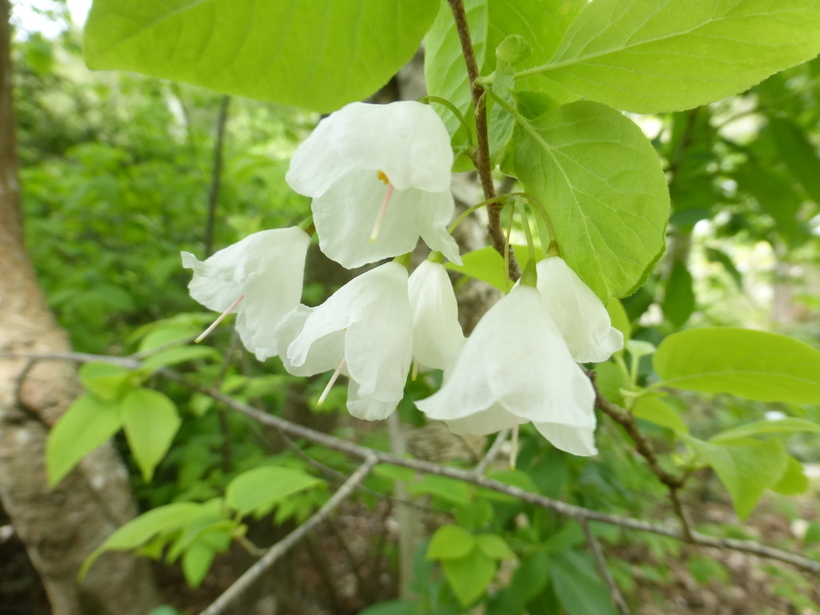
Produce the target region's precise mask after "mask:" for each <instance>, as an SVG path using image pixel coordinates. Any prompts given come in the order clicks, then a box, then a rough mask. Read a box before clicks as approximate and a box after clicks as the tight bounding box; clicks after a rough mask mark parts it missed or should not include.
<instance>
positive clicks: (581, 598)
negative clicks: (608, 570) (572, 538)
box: [550, 550, 618, 615]
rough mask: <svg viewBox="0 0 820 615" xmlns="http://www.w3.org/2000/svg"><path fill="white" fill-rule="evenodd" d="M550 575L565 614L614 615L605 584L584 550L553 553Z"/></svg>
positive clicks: (615, 613) (615, 614)
mask: <svg viewBox="0 0 820 615" xmlns="http://www.w3.org/2000/svg"><path fill="white" fill-rule="evenodd" d="M550 574H551V579H552V586H553V588H554V589H555V593H556V594H557V595H558V599H559V600H560V601H561V605H562V606H563V607H564V608H565V609H566V610H567V612H568V613H569V615H591V614H592V613H595V615H617V613H618V612H617V611H616V610H615V607H614V606H612V598H611V597H610V595H609V591H607V588H606V585H604V582H603V581H602V580H601V578H600V577H599V576H598V573H597V571H596V570H595V564H593V563H592V561H591V560H590V558H589V556H588V555H586V554H585V553H580V552H578V551H574V550H567V551H564V552H562V553H560V554H558V555H556V556H555V557H554V559H553V562H552V567H551V569H550Z"/></svg>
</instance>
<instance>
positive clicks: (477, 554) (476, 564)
mask: <svg viewBox="0 0 820 615" xmlns="http://www.w3.org/2000/svg"><path fill="white" fill-rule="evenodd" d="M441 565H442V568H443V569H444V576H445V577H446V578H447V582H448V583H450V587H452V588H453V593H454V594H455V595H456V598H458V601H459V602H460V603H461V604H462V605H464V606H467V605H468V604H470V603H472V602H473V601H475V600H476V599H477V598H478V597H479V596H481V595H482V594H483V593H484V592H485V591H487V586H488V585H489V584H490V581H492V579H493V577H494V576H495V571H496V569H497V564H496V563H495V562H494V561H493V560H491V559H490V558H489V557H487V556H486V555H484V553H483V551H481V550H480V549H478V548H474V549H473V550H472V551H471V552H470V553H469V554H468V555H467V556H465V557H463V558H461V559H447V560H444V561H442V563H441Z"/></svg>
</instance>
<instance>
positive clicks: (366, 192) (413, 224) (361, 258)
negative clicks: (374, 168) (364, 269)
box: [311, 170, 461, 269]
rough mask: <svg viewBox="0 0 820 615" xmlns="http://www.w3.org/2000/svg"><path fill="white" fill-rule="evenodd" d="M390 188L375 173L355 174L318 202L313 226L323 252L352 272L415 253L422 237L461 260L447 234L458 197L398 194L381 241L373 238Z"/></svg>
mask: <svg viewBox="0 0 820 615" xmlns="http://www.w3.org/2000/svg"><path fill="white" fill-rule="evenodd" d="M386 191H387V186H386V185H385V184H384V183H382V182H381V181H380V180H379V179H377V178H376V176H375V175H373V174H371V173H369V172H367V171H361V170H355V171H351V172H349V173H347V174H346V175H344V176H343V177H341V178H340V179H339V180H338V181H337V182H336V183H335V184H333V186H332V187H331V188H330V189H329V190H328V191H327V192H325V194H324V195H322V196H321V197H318V198H315V199H313V203H312V205H311V209H312V211H313V223H314V224H315V225H316V232H317V233H318V234H319V246H320V247H321V249H322V252H324V253H325V255H327V256H328V258H331V259H333V260H334V261H336V262H337V263H340V264H341V265H342V266H343V267H347V268H348V269H355V268H356V267H361V266H362V265H365V264H367V263H374V262H376V261H379V260H382V259H385V258H390V257H393V256H398V255H399V254H405V253H407V252H412V251H413V250H414V249H415V247H416V244H417V243H418V240H419V236H420V235H421V236H424V237H425V240H426V241H428V245H430V247H431V248H432V249H434V250H439V251H440V252H442V253H443V254H444V255H445V256H447V258H449V259H450V260H454V261H456V262H461V259H460V257H459V255H458V244H457V243H456V241H455V239H453V238H452V237H451V236H450V235H449V234H448V233H447V230H446V227H447V224H448V223H449V221H450V219H451V218H452V216H453V211H454V204H453V196H452V194H450V192H449V190H447V191H444V192H439V193H435V192H423V191H421V190H415V189H409V190H394V191H393V194H392V196H391V198H390V202H389V204H388V206H387V211H386V213H385V216H384V220H383V221H382V224H381V228H380V229H379V233H378V237H377V239H376V241H375V242H374V241H371V240H370V236H371V233H372V231H373V227H374V225H375V223H376V219H377V217H378V215H379V210H380V209H381V205H382V202H383V201H384V196H385V193H386Z"/></svg>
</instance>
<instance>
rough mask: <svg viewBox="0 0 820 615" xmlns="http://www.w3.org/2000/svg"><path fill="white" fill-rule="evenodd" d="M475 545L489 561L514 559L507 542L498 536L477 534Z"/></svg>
mask: <svg viewBox="0 0 820 615" xmlns="http://www.w3.org/2000/svg"><path fill="white" fill-rule="evenodd" d="M475 541H476V545H478V548H479V549H480V550H481V551H483V552H484V555H486V556H487V557H489V558H490V559H495V560H500V559H515V553H513V552H512V549H510V547H509V545H508V544H507V541H506V540H504V539H503V538H502V537H501V536H499V535H498V534H479V535H478V536H476V537H475Z"/></svg>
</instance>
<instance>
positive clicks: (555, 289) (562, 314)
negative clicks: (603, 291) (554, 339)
mask: <svg viewBox="0 0 820 615" xmlns="http://www.w3.org/2000/svg"><path fill="white" fill-rule="evenodd" d="M536 271H537V272H538V290H539V291H541V295H542V297H543V298H544V305H545V306H546V308H547V311H548V312H549V313H550V316H552V319H553V321H554V322H555V324H556V326H557V327H558V330H559V331H560V332H561V335H563V336H564V340H565V341H566V343H567V346H568V347H569V351H570V352H571V353H572V358H573V359H575V360H576V361H578V362H579V363H600V362H601V361H606V360H607V359H608V358H609V357H610V356H612V353H614V352H617V351H619V350H620V349H621V348H623V347H624V335H623V333H621V332H620V331H618V329H616V328H615V327H613V326H612V321H611V319H610V318H609V313H608V312H607V311H606V308H605V307H604V304H603V303H601V300H600V299H598V297H597V296H596V295H595V293H594V292H592V290H591V289H590V288H589V286H587V285H586V284H584V283H583V282H582V281H581V278H579V277H578V275H577V274H576V273H575V272H574V271H573V270H572V269H570V268H569V266H568V265H567V264H566V263H565V262H564V260H563V259H562V258H560V257H558V256H553V257H551V258H546V259H544V260H542V261H540V262H539V263H538V264H537V266H536Z"/></svg>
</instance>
